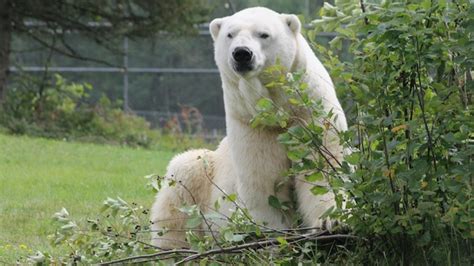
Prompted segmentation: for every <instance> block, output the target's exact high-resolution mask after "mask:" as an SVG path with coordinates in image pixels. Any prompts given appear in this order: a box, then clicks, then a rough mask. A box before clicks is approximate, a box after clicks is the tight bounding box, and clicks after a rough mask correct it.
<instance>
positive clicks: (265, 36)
mask: <svg viewBox="0 0 474 266" xmlns="http://www.w3.org/2000/svg"><path fill="white" fill-rule="evenodd" d="M268 37H270V35H268V34H267V33H260V38H262V39H266V38H268Z"/></svg>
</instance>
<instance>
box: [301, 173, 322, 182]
mask: <svg viewBox="0 0 474 266" xmlns="http://www.w3.org/2000/svg"><path fill="white" fill-rule="evenodd" d="M305 179H306V181H309V182H316V181H321V180H324V175H323V173H322V172H316V173H312V174H311V175H309V176H306V177H305Z"/></svg>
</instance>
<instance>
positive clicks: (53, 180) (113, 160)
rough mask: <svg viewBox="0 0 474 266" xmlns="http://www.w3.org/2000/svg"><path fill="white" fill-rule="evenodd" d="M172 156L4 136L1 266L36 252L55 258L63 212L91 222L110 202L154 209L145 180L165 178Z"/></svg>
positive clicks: (0, 151)
mask: <svg viewBox="0 0 474 266" xmlns="http://www.w3.org/2000/svg"><path fill="white" fill-rule="evenodd" d="M172 156H173V152H169V151H151V150H142V149H132V148H124V147H117V146H106V145H95V144H84V143H69V142H64V141H57V140H47V139H39V138H30V137H16V136H7V135H2V134H0V264H11V263H13V262H14V261H15V260H16V259H17V258H18V257H19V256H25V255H27V254H31V252H33V253H34V252H35V251H36V250H42V251H49V252H52V253H53V254H54V253H55V252H54V248H51V247H50V246H49V242H48V240H47V238H46V236H47V235H48V234H51V233H52V232H53V226H52V224H51V216H52V214H53V213H54V212H56V211H59V210H60V209H61V208H62V207H65V208H66V209H67V210H68V211H69V213H70V214H71V216H72V217H75V218H79V217H81V218H86V217H87V216H88V215H92V214H94V213H98V212H99V209H100V207H101V206H102V201H103V200H104V199H106V198H107V196H111V197H117V196H119V197H121V198H123V199H125V200H127V201H129V202H132V201H133V202H136V203H138V204H143V205H144V206H150V205H151V203H152V202H153V193H152V192H151V191H149V190H147V189H146V187H145V184H146V180H145V179H144V178H143V177H144V176H145V175H148V174H151V173H158V174H163V173H164V171H165V167H166V164H167V163H168V161H169V160H170V158H171V157H172Z"/></svg>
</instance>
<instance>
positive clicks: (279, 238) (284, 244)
mask: <svg viewBox="0 0 474 266" xmlns="http://www.w3.org/2000/svg"><path fill="white" fill-rule="evenodd" d="M276 240H277V241H278V243H280V245H282V246H286V245H288V241H286V239H285V238H284V237H282V236H279V237H277V238H276Z"/></svg>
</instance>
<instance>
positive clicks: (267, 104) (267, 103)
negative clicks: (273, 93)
mask: <svg viewBox="0 0 474 266" xmlns="http://www.w3.org/2000/svg"><path fill="white" fill-rule="evenodd" d="M256 107H257V109H258V110H262V111H266V110H269V109H270V108H272V107H273V101H272V100H270V99H268V98H261V99H260V100H258V101H257V106H256Z"/></svg>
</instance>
